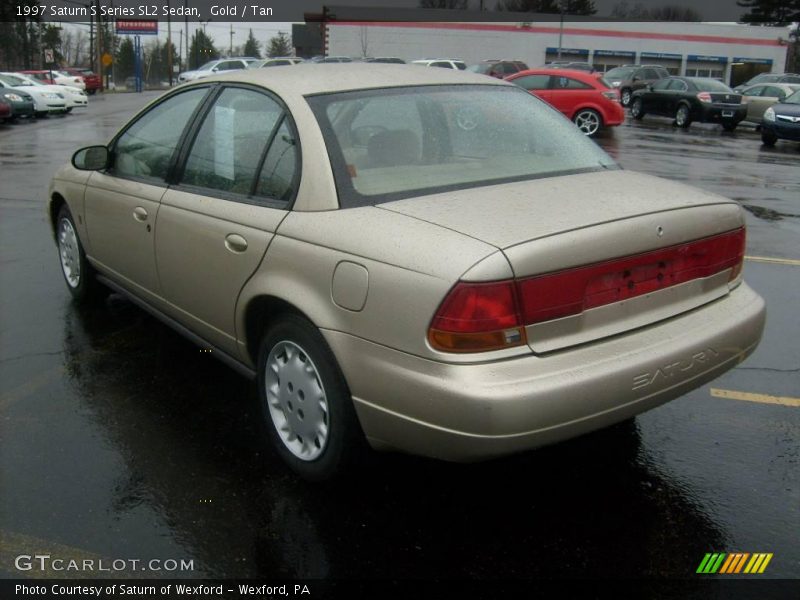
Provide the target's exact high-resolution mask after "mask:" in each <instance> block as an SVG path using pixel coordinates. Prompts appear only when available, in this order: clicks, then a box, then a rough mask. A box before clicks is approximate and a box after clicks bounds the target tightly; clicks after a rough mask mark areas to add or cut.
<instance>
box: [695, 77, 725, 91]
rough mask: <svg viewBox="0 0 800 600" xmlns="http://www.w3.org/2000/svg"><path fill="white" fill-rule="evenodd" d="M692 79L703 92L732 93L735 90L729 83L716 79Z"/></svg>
mask: <svg viewBox="0 0 800 600" xmlns="http://www.w3.org/2000/svg"><path fill="white" fill-rule="evenodd" d="M692 81H693V83H694V85H695V86H696V87H697V89H698V90H700V91H701V92H728V93H731V92H732V91H733V90H731V88H729V87H728V86H727V85H725V84H724V83H722V82H721V81H717V80H716V79H694V80H692Z"/></svg>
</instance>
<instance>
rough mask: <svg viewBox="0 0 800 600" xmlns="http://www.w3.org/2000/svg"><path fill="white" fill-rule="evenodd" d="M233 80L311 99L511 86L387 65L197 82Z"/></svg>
mask: <svg viewBox="0 0 800 600" xmlns="http://www.w3.org/2000/svg"><path fill="white" fill-rule="evenodd" d="M211 81H231V82H240V83H250V84H253V85H259V86H263V87H265V88H268V89H270V90H272V91H274V92H275V93H277V94H278V95H281V96H310V95H313V94H325V93H331V92H345V91H352V90H365V89H379V88H392V87H403V86H414V85H458V84H462V85H464V84H477V85H511V84H509V83H505V82H503V81H501V80H499V79H492V78H491V77H486V76H485V75H478V74H476V73H469V72H465V71H456V70H455V69H450V70H448V69H420V68H419V67H414V66H411V65H395V64H386V63H361V62H353V63H330V64H318V63H308V62H303V63H299V64H297V65H295V66H294V67H292V68H291V69H275V70H274V71H273V70H272V69H270V70H269V72H266V71H264V70H261V69H243V70H240V71H236V72H234V73H229V74H225V75H216V76H213V77H206V78H204V79H201V80H199V81H198V82H197V83H206V82H211Z"/></svg>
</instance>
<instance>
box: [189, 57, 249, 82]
mask: <svg viewBox="0 0 800 600" xmlns="http://www.w3.org/2000/svg"><path fill="white" fill-rule="evenodd" d="M257 60H258V59H257V58H252V57H241V58H220V59H217V60H212V61H210V62H207V63H206V64H204V65H203V66H202V67H200V68H199V69H197V70H195V71H184V72H183V73H181V74H180V75H178V82H179V83H185V82H187V81H194V80H195V79H202V78H203V77H210V76H211V75H222V74H223V73H227V72H228V71H238V70H241V69H246V68H247V67H248V66H250V64H251V63H254V62H256V61H257Z"/></svg>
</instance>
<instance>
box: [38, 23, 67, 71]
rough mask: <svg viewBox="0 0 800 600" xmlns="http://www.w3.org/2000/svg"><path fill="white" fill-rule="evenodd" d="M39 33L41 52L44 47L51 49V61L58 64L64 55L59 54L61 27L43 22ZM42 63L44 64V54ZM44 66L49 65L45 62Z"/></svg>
mask: <svg viewBox="0 0 800 600" xmlns="http://www.w3.org/2000/svg"><path fill="white" fill-rule="evenodd" d="M40 35H41V38H40V39H41V45H42V52H44V49H45V48H49V49H51V50H52V51H53V62H54V63H55V64H57V65H60V64H61V61H62V60H64V55H63V54H61V28H60V27H56V26H55V25H53V24H52V23H43V24H42V26H41V31H40ZM42 64H45V62H44V56H42ZM45 66H48V67H49V66H50V65H49V64H45Z"/></svg>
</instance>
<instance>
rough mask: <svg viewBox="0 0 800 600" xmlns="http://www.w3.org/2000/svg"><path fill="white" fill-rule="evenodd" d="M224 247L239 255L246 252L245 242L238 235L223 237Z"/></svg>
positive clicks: (232, 234) (231, 234)
mask: <svg viewBox="0 0 800 600" xmlns="http://www.w3.org/2000/svg"><path fill="white" fill-rule="evenodd" d="M225 247H226V248H227V249H228V250H230V251H231V252H235V253H236V254H241V253H242V252H244V251H245V250H247V240H246V239H244V238H243V237H242V236H240V235H239V234H238V233H229V234H228V235H226V236H225Z"/></svg>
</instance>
